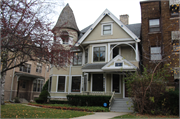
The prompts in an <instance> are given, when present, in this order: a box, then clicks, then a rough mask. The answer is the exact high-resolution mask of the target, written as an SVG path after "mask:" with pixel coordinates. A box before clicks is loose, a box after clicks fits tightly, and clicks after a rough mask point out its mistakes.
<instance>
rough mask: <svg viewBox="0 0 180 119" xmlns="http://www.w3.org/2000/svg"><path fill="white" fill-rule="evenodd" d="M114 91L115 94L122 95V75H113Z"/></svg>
mask: <svg viewBox="0 0 180 119" xmlns="http://www.w3.org/2000/svg"><path fill="white" fill-rule="evenodd" d="M112 91H115V93H121V92H120V75H119V74H113V80H112Z"/></svg>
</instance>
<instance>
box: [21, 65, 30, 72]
mask: <svg viewBox="0 0 180 119" xmlns="http://www.w3.org/2000/svg"><path fill="white" fill-rule="evenodd" d="M25 68H26V69H25ZM25 70H26V71H25ZM19 71H22V72H26V73H31V64H28V63H25V64H24V66H20V67H19Z"/></svg>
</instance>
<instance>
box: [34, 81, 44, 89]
mask: <svg viewBox="0 0 180 119" xmlns="http://www.w3.org/2000/svg"><path fill="white" fill-rule="evenodd" d="M34 81H36V87H35V88H36V90H34ZM34 81H33V92H41V91H42V89H43V86H44V79H35V80H34ZM38 81H40V85H39V86H40V88H39V91H38Z"/></svg>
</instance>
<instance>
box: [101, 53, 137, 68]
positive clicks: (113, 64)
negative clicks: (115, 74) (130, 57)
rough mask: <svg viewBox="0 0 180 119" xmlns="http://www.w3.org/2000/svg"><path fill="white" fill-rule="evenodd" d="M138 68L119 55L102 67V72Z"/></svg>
mask: <svg viewBox="0 0 180 119" xmlns="http://www.w3.org/2000/svg"><path fill="white" fill-rule="evenodd" d="M136 69H137V67H136V66H135V65H133V64H132V63H130V62H129V61H127V60H126V59H124V58H123V57H122V56H120V55H117V56H116V57H115V58H114V59H112V60H111V61H110V62H108V63H107V64H106V65H105V66H103V67H102V70H122V71H123V70H136Z"/></svg>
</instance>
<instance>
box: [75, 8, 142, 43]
mask: <svg viewBox="0 0 180 119" xmlns="http://www.w3.org/2000/svg"><path fill="white" fill-rule="evenodd" d="M105 15H108V16H109V17H110V18H111V19H113V20H114V22H116V23H117V24H118V25H119V26H121V25H123V27H121V28H122V29H123V30H124V31H125V32H126V33H128V34H129V35H130V36H131V37H132V38H133V39H134V40H135V39H136V40H135V41H136V42H140V40H139V38H138V37H137V36H136V35H135V34H134V33H133V32H132V31H131V30H129V29H128V28H127V27H126V26H125V25H124V24H123V23H122V22H121V21H120V20H119V19H118V18H116V17H115V16H114V15H113V14H112V13H111V12H110V11H109V10H108V9H106V10H105V11H104V12H103V13H102V14H101V15H100V16H99V17H98V19H97V20H96V21H95V22H94V24H93V25H92V26H91V28H95V27H96V26H97V25H98V24H99V22H100V21H101V20H102V19H103V18H104V17H105ZM91 28H89V29H88V30H87V32H86V33H85V34H84V35H83V36H82V37H81V39H80V40H79V41H78V42H77V43H76V44H75V46H79V45H80V44H81V43H82V42H83V41H84V39H85V38H86V37H87V36H88V35H89V34H90V33H91V32H92V30H91Z"/></svg>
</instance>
